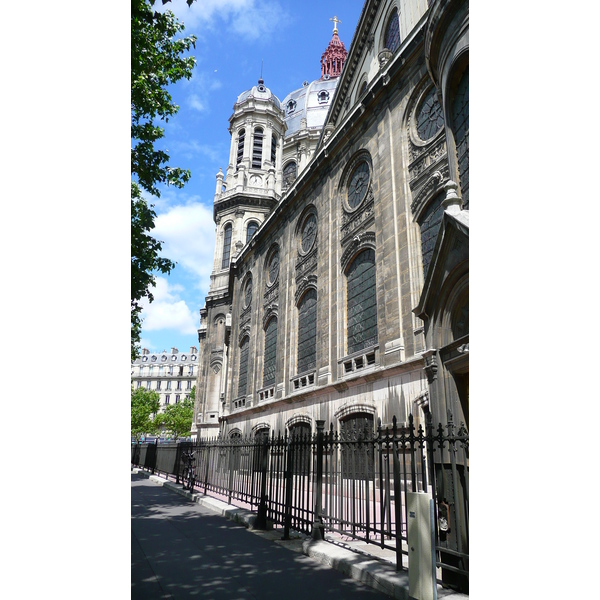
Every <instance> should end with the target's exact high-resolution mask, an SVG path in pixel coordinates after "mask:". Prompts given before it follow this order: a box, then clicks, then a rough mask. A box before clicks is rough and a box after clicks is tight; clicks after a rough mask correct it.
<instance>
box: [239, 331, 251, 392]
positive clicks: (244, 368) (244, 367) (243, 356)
mask: <svg viewBox="0 0 600 600" xmlns="http://www.w3.org/2000/svg"><path fill="white" fill-rule="evenodd" d="M249 347H250V338H249V337H248V336H245V337H244V339H243V340H242V343H241V344H240V370H239V377H238V390H237V395H238V397H240V396H245V395H246V393H247V384H248V348H249Z"/></svg>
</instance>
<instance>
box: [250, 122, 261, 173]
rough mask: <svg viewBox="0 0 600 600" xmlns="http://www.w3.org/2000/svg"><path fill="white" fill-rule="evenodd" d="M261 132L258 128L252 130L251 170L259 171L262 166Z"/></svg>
mask: <svg viewBox="0 0 600 600" xmlns="http://www.w3.org/2000/svg"><path fill="white" fill-rule="evenodd" d="M262 145H263V130H262V129H261V128H260V127H259V128H258V129H255V130H254V144H253V147H252V168H253V169H260V168H261V166H262Z"/></svg>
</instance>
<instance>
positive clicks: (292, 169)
mask: <svg viewBox="0 0 600 600" xmlns="http://www.w3.org/2000/svg"><path fill="white" fill-rule="evenodd" d="M296 173H297V168H296V163H295V162H294V161H292V162H289V163H288V164H287V165H285V168H284V169H283V185H284V186H285V187H289V186H290V185H292V183H294V181H295V180H296Z"/></svg>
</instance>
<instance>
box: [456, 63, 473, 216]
mask: <svg viewBox="0 0 600 600" xmlns="http://www.w3.org/2000/svg"><path fill="white" fill-rule="evenodd" d="M452 126H453V132H454V143H455V144H456V159H457V161H458V176H459V178H460V181H459V183H460V191H461V196H462V201H463V208H465V209H466V208H469V69H468V68H467V69H466V70H465V72H464V73H463V75H462V77H461V79H460V81H459V83H458V86H457V88H456V94H455V96H454V98H453V99H452Z"/></svg>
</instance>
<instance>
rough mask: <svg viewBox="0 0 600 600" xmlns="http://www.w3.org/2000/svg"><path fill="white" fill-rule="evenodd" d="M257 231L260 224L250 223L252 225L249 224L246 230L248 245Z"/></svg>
mask: <svg viewBox="0 0 600 600" xmlns="http://www.w3.org/2000/svg"><path fill="white" fill-rule="evenodd" d="M257 229H258V223H257V222H256V221H250V223H248V228H247V229H246V244H247V243H248V242H249V241H250V240H251V239H252V237H253V236H254V234H255V233H256V230H257Z"/></svg>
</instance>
